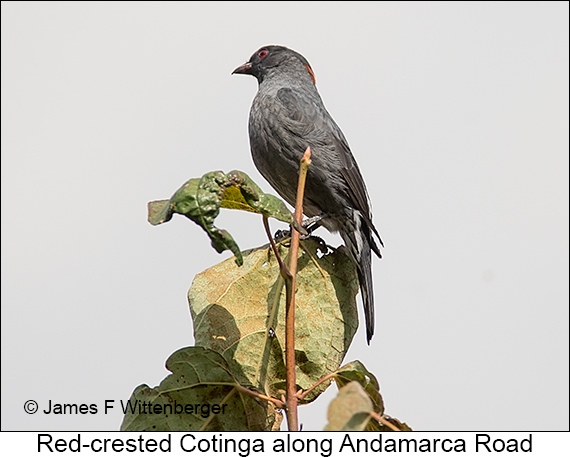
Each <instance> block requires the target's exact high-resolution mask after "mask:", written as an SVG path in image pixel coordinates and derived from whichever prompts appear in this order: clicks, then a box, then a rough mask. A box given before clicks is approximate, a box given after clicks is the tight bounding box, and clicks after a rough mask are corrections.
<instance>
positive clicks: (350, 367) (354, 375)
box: [334, 360, 384, 415]
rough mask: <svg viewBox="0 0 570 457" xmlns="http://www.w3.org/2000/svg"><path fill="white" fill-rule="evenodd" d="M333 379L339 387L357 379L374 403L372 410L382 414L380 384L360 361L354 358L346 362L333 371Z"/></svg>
mask: <svg viewBox="0 0 570 457" xmlns="http://www.w3.org/2000/svg"><path fill="white" fill-rule="evenodd" d="M334 379H335V381H336V383H337V385H338V387H339V389H340V388H341V387H343V386H345V385H347V384H348V383H350V382H352V381H357V382H358V383H360V385H361V386H362V387H363V388H364V390H365V391H366V393H367V394H368V395H369V397H370V399H371V400H372V403H373V404H374V411H375V412H377V413H378V414H379V415H382V414H384V402H383V400H382V395H380V385H379V384H378V380H377V379H376V376H374V375H373V374H372V373H370V372H369V371H368V370H367V369H366V367H365V366H364V365H363V364H362V362H360V361H358V360H355V361H354V362H350V363H347V364H346V365H344V366H342V367H341V368H339V369H338V370H337V371H336V372H335V373H334Z"/></svg>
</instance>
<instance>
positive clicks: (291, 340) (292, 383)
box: [285, 148, 311, 431]
mask: <svg viewBox="0 0 570 457" xmlns="http://www.w3.org/2000/svg"><path fill="white" fill-rule="evenodd" d="M310 164H311V148H307V150H306V151H305V154H304V155H303V158H302V159H301V167H300V170H299V183H298V186H297V202H296V205H295V216H294V217H295V219H296V220H297V222H298V223H299V225H300V224H301V222H302V220H303V197H304V194H305V180H306V178H307V170H308V169H309V165H310ZM299 235H300V234H299V232H298V231H297V230H294V229H293V228H292V227H291V249H290V251H289V272H290V273H291V278H290V279H289V278H287V281H286V284H287V307H286V311H285V313H286V316H285V367H286V372H287V396H286V398H287V424H288V426H289V431H298V430H299V418H298V414H297V403H298V398H297V376H296V373H295V286H296V280H297V257H298V254H299Z"/></svg>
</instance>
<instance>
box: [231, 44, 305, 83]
mask: <svg viewBox="0 0 570 457" xmlns="http://www.w3.org/2000/svg"><path fill="white" fill-rule="evenodd" d="M293 72H297V73H299V76H301V77H307V76H308V77H310V78H311V81H313V84H314V83H315V74H314V73H313V69H312V68H311V65H309V62H308V61H307V59H305V58H304V57H303V56H302V55H301V54H299V53H298V52H295V51H293V50H292V49H289V48H286V47H284V46H264V47H262V48H260V49H258V50H257V51H255V52H254V53H253V55H252V56H251V58H250V59H249V60H248V61H247V62H246V63H244V64H243V65H240V66H239V67H237V68H236V69H235V70H234V71H233V72H232V75H233V74H234V73H238V74H243V75H252V76H255V77H256V78H257V80H258V81H259V83H261V82H262V81H263V80H264V79H265V78H266V77H267V76H268V75H275V74H284V73H293Z"/></svg>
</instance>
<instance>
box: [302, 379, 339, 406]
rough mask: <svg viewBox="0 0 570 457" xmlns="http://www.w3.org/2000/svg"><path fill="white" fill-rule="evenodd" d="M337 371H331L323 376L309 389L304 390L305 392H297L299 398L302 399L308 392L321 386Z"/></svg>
mask: <svg viewBox="0 0 570 457" xmlns="http://www.w3.org/2000/svg"><path fill="white" fill-rule="evenodd" d="M334 375H335V373H329V374H327V375H325V376H323V377H322V378H321V379H319V380H318V381H317V382H316V383H315V384H313V385H312V386H311V387H309V388H308V389H307V390H305V391H303V392H297V398H298V399H299V400H302V399H303V398H305V397H306V396H307V394H308V393H309V392H310V391H311V390H313V389H314V388H315V387H317V386H320V385H321V384H322V383H323V382H325V381H328V380H329V379H330V378H334Z"/></svg>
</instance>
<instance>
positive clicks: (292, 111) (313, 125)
mask: <svg viewBox="0 0 570 457" xmlns="http://www.w3.org/2000/svg"><path fill="white" fill-rule="evenodd" d="M316 97H318V95H316ZM316 97H315V96H311V97H309V96H305V94H300V93H299V92H298V91H296V90H295V89H291V88H282V89H279V90H278V91H277V99H278V101H279V102H281V104H282V106H283V110H282V113H283V114H284V115H285V116H286V118H287V119H286V121H285V126H286V128H287V129H288V130H289V131H290V132H291V133H293V134H295V135H298V136H299V137H301V138H306V137H307V136H312V137H313V138H315V139H316V140H317V141H320V142H323V143H325V144H326V145H327V146H328V147H329V148H330V149H332V150H334V151H335V152H336V154H337V156H338V158H339V159H340V163H341V165H342V167H341V168H340V173H341V175H342V177H343V178H344V180H345V181H346V184H347V189H348V192H349V197H350V200H351V202H352V204H353V207H354V208H355V209H357V210H359V211H360V213H361V214H362V215H363V217H364V220H365V221H366V225H367V226H368V227H369V228H370V230H371V231H372V232H374V233H375V234H376V236H377V237H378V240H379V241H380V244H381V245H382V246H383V245H384V244H383V243H382V239H381V238H380V235H379V234H378V231H377V230H376V227H374V224H373V223H372V214H371V211H370V202H369V198H368V192H367V191H366V187H365V185H364V179H363V178H362V174H361V173H360V169H359V168H358V164H357V163H356V160H355V159H354V156H353V155H352V152H351V151H350V147H349V145H348V142H347V141H346V138H345V136H344V134H343V133H342V130H341V129H340V127H339V126H338V125H337V124H336V122H335V121H334V120H333V118H332V117H331V115H330V114H329V112H328V111H327V110H326V108H325V107H324V105H323V103H322V101H321V100H320V97H319V98H318V99H316ZM372 248H373V249H374V251H375V252H376V253H377V254H378V255H379V256H380V250H379V249H378V247H377V246H375V245H374V244H373V246H372Z"/></svg>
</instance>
